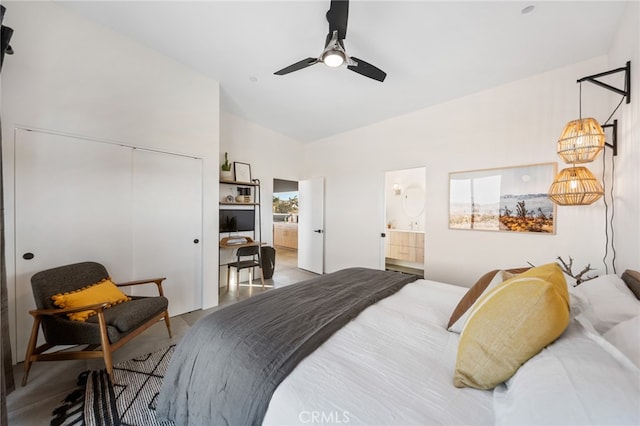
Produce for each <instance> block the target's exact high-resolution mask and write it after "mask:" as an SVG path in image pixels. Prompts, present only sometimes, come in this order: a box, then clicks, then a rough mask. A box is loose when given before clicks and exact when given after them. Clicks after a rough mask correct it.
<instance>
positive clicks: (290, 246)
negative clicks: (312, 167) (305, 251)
mask: <svg viewBox="0 0 640 426" xmlns="http://www.w3.org/2000/svg"><path fill="white" fill-rule="evenodd" d="M272 211H273V245H274V247H275V248H276V264H278V265H281V266H284V265H287V266H291V267H294V268H296V267H297V266H298V182H297V181H291V180H284V179H274V180H273V205H272Z"/></svg>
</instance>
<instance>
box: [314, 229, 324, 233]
mask: <svg viewBox="0 0 640 426" xmlns="http://www.w3.org/2000/svg"><path fill="white" fill-rule="evenodd" d="M313 232H317V233H318V234H322V232H323V231H322V229H316V230H314V231H313Z"/></svg>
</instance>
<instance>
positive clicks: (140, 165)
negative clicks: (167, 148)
mask: <svg viewBox="0 0 640 426" xmlns="http://www.w3.org/2000/svg"><path fill="white" fill-rule="evenodd" d="M201 234H202V160H201V159H197V158H191V157H184V156H179V155H171V154H166V153H162V152H153V151H146V150H141V149H135V150H134V161H133V265H134V279H142V278H154V277H167V279H166V280H165V281H164V283H163V284H162V287H163V290H164V293H165V296H167V298H168V299H169V314H170V315H171V316H174V315H180V314H183V313H185V312H191V311H193V310H196V309H200V308H201V307H202V249H201V247H202V243H201V241H200V240H201ZM153 287H155V286H142V287H135V290H133V288H132V293H133V294H137V295H154V294H157V293H156V292H155V288H153Z"/></svg>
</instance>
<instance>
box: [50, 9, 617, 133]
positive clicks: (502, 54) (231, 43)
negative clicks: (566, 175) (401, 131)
mask: <svg viewBox="0 0 640 426" xmlns="http://www.w3.org/2000/svg"><path fill="white" fill-rule="evenodd" d="M58 3H59V4H61V5H63V6H64V7H66V8H68V9H70V10H73V11H75V12H77V13H78V14H81V15H83V16H84V17H86V18H88V19H91V20H93V21H96V22H98V23H100V24H103V25H105V26H107V27H109V28H111V29H113V30H114V31H117V32H119V33H121V34H124V35H126V36H127V37H130V38H132V39H134V40H137V41H138V42H140V43H142V44H144V45H147V46H148V47H150V48H152V49H155V50H157V51H159V52H161V53H163V54H165V55H167V56H169V57H171V58H174V59H175V60H176V61H179V62H181V63H183V64H184V65H186V66H188V67H190V68H192V69H194V70H197V71H198V72H201V73H203V74H205V75H207V76H210V77H211V78H213V79H216V80H218V81H219V82H220V89H221V108H222V109H223V110H224V111H228V112H230V113H233V114H236V115H238V116H241V117H243V118H246V119H248V120H251V121H253V122H255V123H257V124H259V125H262V126H264V127H267V128H270V129H273V130H275V131H278V132H280V133H282V134H285V135H287V136H289V137H291V138H294V139H296V140H299V141H303V142H306V141H314V140H318V139H322V138H325V137H328V136H331V135H333V134H337V133H341V132H344V131H348V130H351V129H354V128H357V127H361V126H366V125H368V124H371V123H374V122H378V121H381V120H385V119H388V118H392V117H395V116H399V115H402V114H405V113H408V112H411V111H415V110H418V109H421V108H425V107H428V106H431V105H434V104H438V103H441V102H444V101H447V100H449V99H454V98H457V97H461V96H464V95H467V94H470V93H474V92H478V91H481V90H484V89H488V88H490V87H494V86H497V85H500V84H504V83H507V82H510V81H515V80H518V79H522V78H525V77H528V76H532V75H535V74H539V73H541V72H544V71H548V70H552V69H554V68H558V67H562V66H564V65H568V64H572V63H576V62H579V61H582V60H586V59H590V58H593V57H596V56H599V55H603V54H606V53H607V52H608V51H609V49H610V47H611V43H612V40H613V36H614V34H615V30H616V26H617V24H618V23H619V22H620V20H621V19H622V17H623V15H624V13H625V8H626V6H627V2H616V1H566V2H560V1H494V2H488V1H467V2H463V1H398V0H394V1H366V0H352V1H351V3H350V8H349V21H348V30H347V37H346V39H345V46H346V50H347V53H348V54H349V55H352V56H356V57H358V58H361V59H363V60H365V61H367V62H369V63H371V64H373V65H376V66H377V67H379V68H381V69H383V70H384V71H385V72H387V74H388V76H387V78H386V80H385V81H384V82H383V83H380V82H378V81H374V80H371V79H368V78H366V77H363V76H360V75H358V74H356V73H354V72H351V71H349V70H348V69H347V68H345V67H344V66H343V67H340V68H335V69H334V68H329V67H327V66H325V65H323V64H317V65H314V66H312V67H309V68H306V69H303V70H300V71H297V72H294V73H291V74H288V75H285V76H276V75H274V74H273V73H274V72H275V71H277V70H279V69H281V68H283V67H285V66H287V65H290V64H292V63H294V62H297V61H299V60H301V59H304V58H307V57H315V56H318V55H319V54H320V52H321V51H322V49H323V47H324V42H325V37H326V34H327V32H328V24H327V21H326V19H325V13H326V11H327V10H328V9H329V1H328V0H326V1H267V0H262V1H193V2H191V1H124V2H120V1H72V2H64V1H60V2H58ZM527 6H534V7H533V10H530V11H529V12H528V13H526V10H525V8H527ZM528 9H531V8H530V7H529V8H528ZM567 83H568V84H569V83H572V82H567Z"/></svg>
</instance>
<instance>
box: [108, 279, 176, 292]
mask: <svg viewBox="0 0 640 426" xmlns="http://www.w3.org/2000/svg"><path fill="white" fill-rule="evenodd" d="M166 279H167V277H162V278H150V279H147V280H137V281H128V282H125V283H119V284H116V286H117V287H127V286H132V285H140V284H150V283H155V284H156V285H157V286H158V293H160V296H164V292H163V291H162V281H164V280H166Z"/></svg>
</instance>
